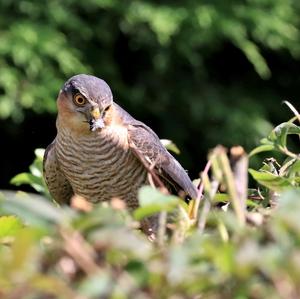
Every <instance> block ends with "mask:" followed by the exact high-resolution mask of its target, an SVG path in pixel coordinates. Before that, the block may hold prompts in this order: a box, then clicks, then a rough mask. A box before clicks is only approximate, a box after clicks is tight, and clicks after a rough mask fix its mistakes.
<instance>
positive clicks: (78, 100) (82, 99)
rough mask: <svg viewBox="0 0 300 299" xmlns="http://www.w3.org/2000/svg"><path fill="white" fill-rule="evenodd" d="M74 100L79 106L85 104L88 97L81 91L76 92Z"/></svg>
mask: <svg viewBox="0 0 300 299" xmlns="http://www.w3.org/2000/svg"><path fill="white" fill-rule="evenodd" d="M73 100H74V103H75V104H76V105H77V106H83V105H84V104H85V103H86V98H85V97H84V96H83V95H82V94H80V93H76V94H75V96H74V97H73Z"/></svg>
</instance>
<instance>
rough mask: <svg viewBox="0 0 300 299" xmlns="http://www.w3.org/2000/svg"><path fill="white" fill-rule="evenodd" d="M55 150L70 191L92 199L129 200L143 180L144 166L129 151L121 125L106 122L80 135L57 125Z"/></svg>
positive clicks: (95, 200) (125, 131)
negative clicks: (97, 128)
mask: <svg viewBox="0 0 300 299" xmlns="http://www.w3.org/2000/svg"><path fill="white" fill-rule="evenodd" d="M56 151H57V158H58V161H59V165H60V168H61V170H62V172H63V173H64V175H65V176H66V178H67V179H68V181H69V182H70V184H71V185H72V188H73V190H74V192H75V193H76V194H79V195H81V196H84V197H85V198H87V199H88V200H90V201H92V202H98V201H103V200H109V199H111V198H112V197H119V198H123V199H125V200H128V201H130V200H131V198H133V197H136V192H137V189H138V188H139V187H140V186H141V185H142V184H144V183H145V182H146V178H147V174H146V169H145V168H144V166H143V165H142V164H141V163H140V161H139V160H138V159H137V158H136V157H135V156H134V154H133V153H132V152H131V150H130V148H129V146H128V136H127V129H126V128H124V127H121V126H110V127H107V128H105V129H104V130H101V131H99V132H92V133H91V134H88V135H83V136H78V135H77V136H76V135H74V134H72V132H70V131H68V130H66V129H60V130H59V132H58V135H57V141H56ZM129 204H133V203H129ZM134 204H136V203H134Z"/></svg>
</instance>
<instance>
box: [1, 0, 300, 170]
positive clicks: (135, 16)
mask: <svg viewBox="0 0 300 299" xmlns="http://www.w3.org/2000/svg"><path fill="white" fill-rule="evenodd" d="M299 12H300V6H299V4H298V1H296V0H288V1H286V0H266V1H236V2H234V1H233V2H230V3H225V2H224V1H204V2H199V1H196V0H191V1H185V2H184V3H181V2H178V1H175V2H172V3H171V2H166V3H159V2H158V1H154V0H152V1H148V0H147V1H146V0H142V1H140V0H139V1H136V0H131V1H120V0H119V1H118V0H86V1H75V0H68V1H63V2H62V1H56V0H52V1H46V2H40V1H35V0H20V1H11V0H5V1H1V3H0V13H1V18H0V28H1V44H0V67H1V74H0V93H1V94H0V117H1V118H8V117H12V118H13V119H14V120H15V121H19V122H20V121H22V119H23V118H24V113H25V112H26V111H27V112H28V111H34V112H36V113H42V112H52V113H53V112H54V111H55V98H56V96H57V93H58V90H59V88H60V86H61V85H62V84H63V82H64V81H65V80H66V78H67V77H69V76H71V75H73V74H76V73H81V72H88V73H92V74H95V75H98V76H100V77H102V78H104V79H106V80H107V81H108V83H109V84H110V85H111V86H112V89H113V91H114V94H115V98H116V100H117V101H119V102H120V103H121V104H122V105H124V106H125V107H126V108H128V109H129V111H130V112H131V113H132V114H134V115H135V116H138V117H139V118H141V119H143V120H148V119H151V120H154V121H155V123H156V127H157V128H160V131H161V132H160V133H161V134H162V135H168V136H170V135H171V137H172V138H173V139H176V140H177V143H178V144H180V145H181V147H182V148H184V149H185V147H186V146H187V144H188V143H190V141H189V138H188V137H189V136H191V134H193V135H195V136H201V144H205V145H206V148H202V152H204V151H206V149H207V148H209V147H212V146H214V145H215V144H217V143H222V144H225V145H232V144H243V145H244V146H246V147H247V148H249V147H252V146H253V145H254V143H255V142H256V141H257V140H258V139H259V138H260V137H262V136H264V135H265V134H266V132H267V131H268V130H269V129H270V124H269V118H270V116H269V115H268V113H269V112H268V109H270V107H271V106H275V107H276V105H274V104H273V103H274V99H275V100H277V101H281V100H282V99H283V98H282V97H281V94H282V93H279V92H278V93H277V92H276V90H274V88H269V85H270V84H274V85H275V86H278V88H279V89H280V88H284V87H285V86H286V84H290V85H288V86H292V84H293V82H294V81H293V80H294V78H295V77H296V76H295V74H293V73H292V72H291V69H289V71H288V72H287V73H284V69H281V70H280V74H275V75H276V76H277V77H275V79H274V82H270V81H263V80H270V78H271V74H272V72H273V73H274V72H275V73H276V69H275V67H274V65H273V64H272V61H273V58H274V59H277V60H278V61H281V60H284V61H291V64H293V65H294V64H295V63H296V62H298V61H299V54H300V48H299V44H300V43H299V39H300V35H299V22H298V15H299ZM108 28H109V30H108ZM228 47H229V52H230V53H232V54H230V55H229V56H226V51H227V50H226V49H228ZM268 57H270V59H269V60H270V61H268ZM287 63H288V62H287ZM239 65H242V66H239ZM281 77H282V78H283V79H281ZM261 78H263V80H261ZM243 82H244V83H243ZM297 84H298V83H297ZM262 85H263V89H262V88H261V86H262ZM297 86H298V85H297ZM287 89H290V87H288V88H287ZM297 91H298V88H297V89H295V93H292V94H293V96H294V97H296V95H297ZM279 94H280V95H279ZM286 95H287V93H284V96H286ZM141 107H142V109H141ZM279 110H280V109H277V110H274V111H273V112H272V113H271V114H272V115H271V116H272V118H273V119H274V118H276V117H279V116H280V115H281V114H282V111H279ZM180 123H184V124H185V126H184V129H183V126H180V125H178V124H180ZM241 123H242V124H243V126H241V125H240V124H241ZM237 128H238V129H239V130H237ZM187 132H189V133H190V134H187ZM199 139H200V137H199ZM183 144H185V147H183ZM201 144H200V147H201ZM184 152H186V150H185V151H184ZM195 154H196V153H195ZM198 154H199V153H198ZM186 159H189V158H188V156H186ZM190 166H192V162H191V161H190ZM188 168H190V167H188Z"/></svg>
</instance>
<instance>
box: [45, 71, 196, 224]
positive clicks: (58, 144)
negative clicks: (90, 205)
mask: <svg viewBox="0 0 300 299" xmlns="http://www.w3.org/2000/svg"><path fill="white" fill-rule="evenodd" d="M57 107H58V116H57V121H56V127H57V136H56V138H55V139H54V141H53V142H52V143H51V144H50V145H49V146H48V147H47V149H46V151H45V156H44V177H45V181H46V183H47V185H48V188H49V191H50V194H51V195H52V197H53V198H54V199H55V200H56V201H57V202H59V203H69V202H70V199H71V197H72V196H73V195H74V194H76V195H80V196H83V197H84V198H85V199H86V200H88V201H90V202H99V201H106V200H110V199H111V198H120V199H122V200H124V201H125V202H126V205H127V206H128V208H129V209H134V208H136V207H138V200H137V191H138V189H139V188H140V187H141V186H142V185H144V184H149V182H148V175H147V169H146V166H145V163H148V164H149V165H152V166H154V169H153V171H155V173H156V174H157V176H159V177H160V178H161V180H162V181H163V182H164V183H165V184H166V185H167V186H172V189H173V190H174V189H175V190H177V191H179V190H183V191H185V192H186V193H187V194H188V195H189V196H191V197H193V198H195V197H196V194H197V191H196V188H195V187H194V185H193V184H192V182H191V180H190V178H189V176H188V175H187V173H186V171H185V170H184V169H183V168H182V166H181V165H180V164H179V163H178V162H177V161H176V159H175V158H174V157H173V156H172V155H171V154H170V153H169V152H168V151H167V150H166V149H165V147H164V146H163V145H162V143H161V142H160V140H159V138H158V137H157V135H156V134H155V133H154V132H153V131H152V130H151V129H150V128H149V127H148V126H146V125H145V124H144V123H142V122H140V121H138V120H136V119H134V118H133V117H132V116H131V115H130V114H128V113H127V112H126V111H125V110H124V109H122V108H121V107H120V106H119V105H118V104H116V103H115V102H114V101H113V96H112V92H111V90H110V87H109V86H108V85H107V83H106V82H105V81H103V80H101V79H99V78H97V77H94V76H90V75H84V74H81V75H76V76H74V77H72V78H70V79H69V80H68V81H67V82H66V83H65V84H64V86H63V88H62V89H61V90H60V92H59V95H58V99H57ZM152 226H155V224H153V225H152ZM154 229H155V228H154Z"/></svg>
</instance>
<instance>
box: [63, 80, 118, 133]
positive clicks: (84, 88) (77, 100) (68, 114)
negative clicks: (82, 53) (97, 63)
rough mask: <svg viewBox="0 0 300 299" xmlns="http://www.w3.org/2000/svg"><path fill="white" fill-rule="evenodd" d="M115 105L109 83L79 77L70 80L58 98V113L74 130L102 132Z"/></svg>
mask: <svg viewBox="0 0 300 299" xmlns="http://www.w3.org/2000/svg"><path fill="white" fill-rule="evenodd" d="M112 103H113V96H112V93H111V90H110V88H109V86H108V85H107V83H106V82H105V81H103V80H101V79H99V78H97V77H94V76H89V75H77V76H74V77H72V78H70V79H69V80H68V81H67V82H66V83H65V84H64V86H63V88H62V90H61V91H60V94H59V96H58V102H57V105H58V112H59V116H60V117H61V118H63V120H64V121H65V122H67V123H69V124H70V125H71V126H73V127H74V129H79V128H80V129H82V130H84V129H88V130H90V131H96V130H101V129H102V128H104V127H105V124H106V118H107V116H108V114H109V111H110V109H111V105H112Z"/></svg>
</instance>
